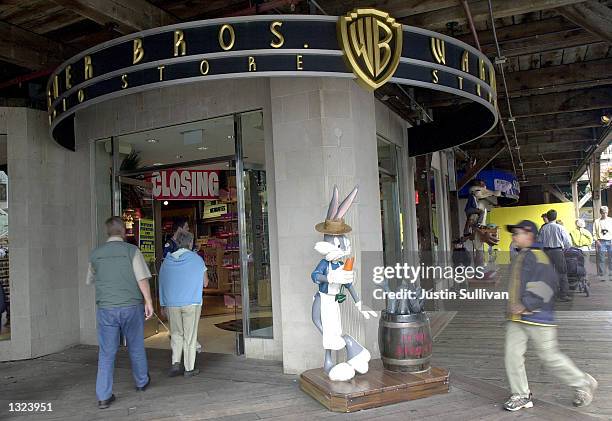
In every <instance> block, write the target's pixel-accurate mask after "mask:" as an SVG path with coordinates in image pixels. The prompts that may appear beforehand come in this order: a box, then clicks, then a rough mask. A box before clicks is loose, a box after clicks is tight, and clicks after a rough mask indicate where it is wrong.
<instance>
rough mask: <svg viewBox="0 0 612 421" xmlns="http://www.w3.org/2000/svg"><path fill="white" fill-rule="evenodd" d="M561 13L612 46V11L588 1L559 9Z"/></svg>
mask: <svg viewBox="0 0 612 421" xmlns="http://www.w3.org/2000/svg"><path fill="white" fill-rule="evenodd" d="M557 10H558V11H559V13H561V14H562V15H563V16H565V17H566V18H567V19H569V20H571V21H572V22H574V23H575V24H577V25H579V26H581V27H583V28H584V29H586V30H587V31H589V32H590V33H592V34H594V35H595V36H597V37H599V38H600V39H602V40H604V41H606V42H608V43H609V44H612V9H610V8H609V7H607V6H606V5H605V4H603V3H599V2H598V1H595V0H588V1H585V2H582V3H578V4H572V5H568V6H564V7H560V8H559V9H557Z"/></svg>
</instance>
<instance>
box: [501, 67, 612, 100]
mask: <svg viewBox="0 0 612 421" xmlns="http://www.w3.org/2000/svg"><path fill="white" fill-rule="evenodd" d="M506 81H507V84H508V91H510V96H513V94H514V95H516V94H527V93H529V92H532V93H538V91H544V90H546V89H547V88H548V92H550V91H551V90H553V91H556V92H562V91H566V90H569V89H575V88H576V86H581V87H590V86H600V85H603V84H612V58H606V59H603V60H593V61H587V62H582V63H572V64H563V65H561V66H551V67H545V68H541V69H533V70H524V71H519V72H510V73H506ZM498 92H503V90H502V89H500V87H498ZM542 93H544V92H542Z"/></svg>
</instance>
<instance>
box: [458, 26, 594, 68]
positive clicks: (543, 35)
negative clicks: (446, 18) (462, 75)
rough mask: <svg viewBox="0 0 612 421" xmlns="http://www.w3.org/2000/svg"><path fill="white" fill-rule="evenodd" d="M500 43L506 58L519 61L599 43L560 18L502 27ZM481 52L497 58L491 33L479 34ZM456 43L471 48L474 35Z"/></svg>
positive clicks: (499, 33)
mask: <svg viewBox="0 0 612 421" xmlns="http://www.w3.org/2000/svg"><path fill="white" fill-rule="evenodd" d="M496 33H497V39H498V41H499V44H500V48H501V50H502V54H503V55H504V56H506V57H516V56H521V55H527V54H533V53H538V52H543V51H552V50H558V49H562V48H568V47H575V46H579V45H585V44H591V43H596V42H599V37H597V36H596V35H593V34H591V33H589V32H587V31H586V30H584V29H583V28H581V27H579V26H577V25H576V24H574V23H572V22H568V21H567V20H565V19H563V18H562V17H561V16H558V17H555V18H552V19H545V20H538V21H532V22H525V23H521V24H516V25H509V26H502V27H500V28H497V29H496ZM478 38H479V40H480V44H481V47H482V52H483V53H485V54H487V55H488V56H489V57H491V58H494V57H495V56H496V55H497V49H496V46H495V40H494V38H493V34H492V32H491V31H490V30H486V31H480V32H478ZM457 39H459V40H461V41H463V42H466V43H468V44H470V43H471V42H472V39H473V37H472V35H471V34H466V35H461V36H459V37H457Z"/></svg>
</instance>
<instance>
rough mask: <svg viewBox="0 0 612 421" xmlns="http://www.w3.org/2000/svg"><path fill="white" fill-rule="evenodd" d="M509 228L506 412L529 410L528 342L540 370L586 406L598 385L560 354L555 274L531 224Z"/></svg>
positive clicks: (576, 401)
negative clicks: (541, 366) (513, 251)
mask: <svg viewBox="0 0 612 421" xmlns="http://www.w3.org/2000/svg"><path fill="white" fill-rule="evenodd" d="M507 229H508V231H510V232H512V239H513V241H514V244H516V246H517V247H518V249H519V252H518V254H517V255H516V256H515V258H514V259H513V260H512V267H511V270H510V283H509V299H508V323H507V326H506V356H505V365H506V374H507V375H508V382H509V383H510V389H511V390H512V396H511V397H510V398H509V399H508V400H507V401H506V402H505V403H504V408H505V409H507V410H508V411H518V410H519V409H521V408H531V407H532V406H533V401H532V400H531V392H530V390H529V384H528V383H527V373H526V372H525V352H526V351H527V342H528V341H531V342H532V343H533V345H534V348H535V350H536V352H537V355H538V357H539V358H540V360H541V361H542V363H543V364H544V366H545V367H546V368H547V369H548V370H549V371H550V372H551V373H552V374H553V375H555V376H556V377H557V378H558V379H559V380H561V381H562V382H563V383H564V384H566V385H568V386H571V387H573V388H574V390H575V395H574V401H573V404H574V406H586V405H589V404H590V403H591V401H592V400H593V394H594V393H595V390H596V389H597V381H596V380H595V379H594V378H593V377H591V376H590V375H589V374H587V373H584V372H583V371H581V370H579V369H578V367H576V365H574V363H573V362H572V360H570V359H569V358H568V357H567V356H565V355H564V354H563V353H562V352H561V351H560V350H559V343H558V341H557V327H556V325H555V320H554V314H553V311H554V302H555V292H556V291H557V274H556V272H555V270H554V268H553V267H552V265H551V263H550V261H549V260H548V257H547V255H546V254H544V252H543V251H542V250H540V249H539V244H538V243H536V242H535V239H536V236H537V233H538V231H537V227H536V225H535V224H534V223H533V222H532V221H521V222H519V223H518V224H516V225H508V227H507Z"/></svg>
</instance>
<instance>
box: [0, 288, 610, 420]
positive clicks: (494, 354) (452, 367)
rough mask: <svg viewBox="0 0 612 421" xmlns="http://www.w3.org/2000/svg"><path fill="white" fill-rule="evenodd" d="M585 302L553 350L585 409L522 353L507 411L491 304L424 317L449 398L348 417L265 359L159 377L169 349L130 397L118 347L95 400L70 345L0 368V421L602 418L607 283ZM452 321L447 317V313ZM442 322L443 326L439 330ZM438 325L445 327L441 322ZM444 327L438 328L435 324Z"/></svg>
mask: <svg viewBox="0 0 612 421" xmlns="http://www.w3.org/2000/svg"><path fill="white" fill-rule="evenodd" d="M593 289H594V297H595V298H596V299H594V300H593V301H590V299H588V298H585V297H576V298H575V301H574V303H573V304H572V308H574V309H576V310H564V311H561V312H559V313H558V319H559V339H560V343H561V349H562V350H563V351H564V352H566V353H567V355H568V356H569V357H570V358H572V359H573V360H574V361H575V362H576V364H577V365H578V366H579V367H581V368H583V369H585V370H587V371H589V372H591V373H592V374H593V375H595V377H596V378H597V379H598V380H599V382H600V389H599V391H598V394H597V396H596V398H595V400H594V401H593V404H592V406H590V407H588V408H585V409H582V410H580V411H576V410H575V409H574V408H572V407H571V397H572V391H571V390H570V389H569V388H567V387H565V386H563V385H560V384H558V382H557V381H556V379H554V378H552V377H551V376H550V374H548V373H547V372H546V371H545V370H544V369H543V367H542V366H541V364H540V363H539V361H538V359H537V356H535V355H533V353H532V352H528V354H527V359H526V365H527V372H528V375H529V380H530V385H531V388H532V390H533V392H534V395H535V397H536V398H537V400H536V402H535V407H534V408H532V409H529V410H524V411H520V412H519V413H508V412H506V411H504V410H503V409H502V408H501V404H502V402H503V401H504V399H505V398H506V397H507V396H508V394H509V392H508V386H507V382H506V379H505V371H504V366H503V341H504V319H503V311H500V308H489V309H487V308H486V306H485V308H481V309H477V308H474V307H473V303H472V306H471V307H470V308H468V309H461V308H460V309H456V310H455V311H457V313H456V314H454V313H440V314H438V315H432V325H435V326H436V328H435V329H434V330H435V331H437V332H438V333H437V337H436V339H435V343H434V349H433V359H432V365H434V366H437V367H444V368H446V369H449V371H450V392H449V393H447V394H443V395H436V396H432V397H429V398H425V399H418V400H414V401H410V402H403V403H398V404H394V405H388V406H384V407H380V408H375V409H369V410H363V411H359V412H355V413H351V414H338V413H333V412H330V411H328V410H327V409H326V408H324V407H323V406H322V405H321V404H319V403H318V402H317V401H315V400H314V399H312V398H311V397H309V396H307V395H306V394H304V393H303V392H302V391H300V390H299V386H298V382H297V377H296V376H290V375H285V374H282V365H281V364H280V363H279V362H275V361H261V360H246V359H244V358H242V357H235V356H231V355H223V354H200V356H199V357H198V363H197V364H198V366H199V367H200V369H201V370H202V373H201V375H200V376H197V377H194V378H190V379H184V378H182V377H177V378H167V377H166V376H165V372H166V370H167V368H168V363H169V358H170V352H169V351H167V350H154V349H150V350H147V353H148V356H149V364H150V371H151V375H152V379H153V382H152V385H151V387H150V388H149V389H148V390H147V391H146V392H144V393H141V392H136V391H135V390H134V388H133V380H132V376H131V372H130V368H129V367H130V364H129V358H128V356H127V354H126V353H125V352H123V351H121V352H120V353H119V355H118V358H117V363H116V370H115V389H114V390H115V394H116V395H117V401H116V402H115V403H114V404H113V405H112V406H111V407H110V408H109V409H107V410H98V409H97V407H96V402H95V376H96V363H97V348H95V347H89V346H77V347H74V348H71V349H68V350H66V351H64V352H61V353H57V354H53V355H49V356H46V357H42V358H38V359H34V360H28V361H17V362H8V363H0V380H1V381H0V419H2V420H5V419H16V420H30V419H32V420H62V421H64V420H65V421H83V420H143V421H144V420H164V421H165V420H168V421H170V420H232V421H240V420H264V419H265V420H287V421H313V420H327V419H330V420H351V421H352V420H453V421H458V420H469V421H471V420H495V421H497V420H514V419H516V418H521V419H533V420H551V421H553V420H554V421H563V420H568V421H569V420H582V419H585V420H586V419H595V420H597V419H607V420H609V419H612V364H611V361H610V360H611V357H612V351H611V350H612V312H609V311H599V310H598V311H594V310H593V307H596V308H599V306H600V305H603V304H604V303H605V302H606V301H607V302H608V303H612V282H610V283H608V282H604V283H599V282H593ZM453 316H454V317H453ZM447 323H448V324H447ZM446 324H447V325H446ZM444 325H446V327H445V328H444ZM23 401H27V402H51V403H52V404H53V408H54V412H53V413H47V414H36V415H34V414H16V413H12V414H9V413H8V412H7V411H8V403H9V402H23Z"/></svg>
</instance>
